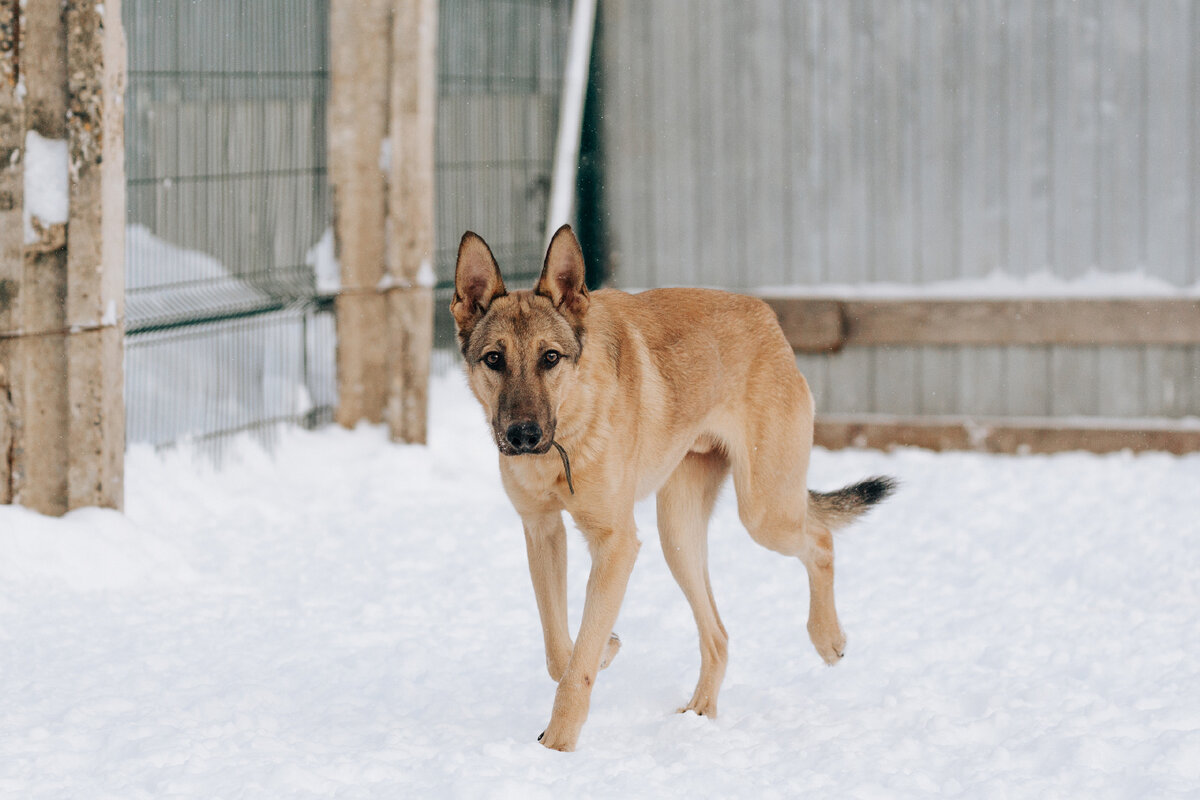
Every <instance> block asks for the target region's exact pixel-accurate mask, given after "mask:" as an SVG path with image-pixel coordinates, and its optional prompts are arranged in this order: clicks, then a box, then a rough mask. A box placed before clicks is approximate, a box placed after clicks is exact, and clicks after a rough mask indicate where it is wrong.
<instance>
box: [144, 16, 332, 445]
mask: <svg viewBox="0 0 1200 800" xmlns="http://www.w3.org/2000/svg"><path fill="white" fill-rule="evenodd" d="M122 11H123V23H124V26H125V33H126V38H127V41H128V49H129V69H128V91H127V100H126V122H125V126H126V171H127V172H126V182H127V197H128V216H127V220H128V228H127V248H126V253H127V255H126V330H127V332H128V336H127V341H126V392H125V394H126V409H127V411H126V415H127V420H128V424H127V437H128V441H130V442H150V443H153V444H164V443H168V442H174V441H178V440H179V439H182V438H200V439H206V438H212V437H215V436H220V435H224V434H228V433H231V432H236V431H242V430H253V429H260V430H262V429H267V428H269V427H271V426H273V425H274V424H276V423H278V422H283V421H286V422H302V423H308V424H314V423H316V422H318V421H321V420H323V419H327V418H328V417H329V416H330V413H331V410H332V407H333V404H334V402H335V388H334V338H333V324H332V315H331V312H330V311H328V310H327V304H325V303H324V302H323V301H322V300H321V298H320V297H319V294H318V291H317V281H316V278H315V274H314V266H315V265H316V264H317V263H318V262H317V256H318V254H319V252H320V251H319V248H317V247H316V245H317V244H318V243H319V241H320V240H321V237H322V235H323V233H324V231H325V230H326V229H327V227H328V225H329V214H330V203H329V191H328V186H327V182H326V174H325V105H326V93H327V86H328V66H327V62H328V57H327V37H328V23H327V17H328V2H327V0H257V2H251V3H218V2H205V1H204V0H127V1H126V2H125V3H124V4H123V9H122Z"/></svg>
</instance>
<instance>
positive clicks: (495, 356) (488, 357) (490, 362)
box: [483, 350, 504, 370]
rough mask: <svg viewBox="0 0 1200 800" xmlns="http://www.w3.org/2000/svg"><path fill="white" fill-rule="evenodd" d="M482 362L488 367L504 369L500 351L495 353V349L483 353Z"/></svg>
mask: <svg viewBox="0 0 1200 800" xmlns="http://www.w3.org/2000/svg"><path fill="white" fill-rule="evenodd" d="M483 363H484V364H485V365H486V366H487V368H488V369H495V370H500V369H504V356H503V355H501V354H500V353H497V352H496V351H495V350H493V351H492V352H490V353H485V354H484V356H483Z"/></svg>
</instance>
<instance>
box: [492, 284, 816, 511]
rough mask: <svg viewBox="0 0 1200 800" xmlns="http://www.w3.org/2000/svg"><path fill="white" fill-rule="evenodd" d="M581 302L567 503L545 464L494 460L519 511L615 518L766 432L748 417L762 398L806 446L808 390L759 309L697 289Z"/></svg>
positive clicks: (606, 294)
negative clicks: (798, 430) (778, 402)
mask: <svg viewBox="0 0 1200 800" xmlns="http://www.w3.org/2000/svg"><path fill="white" fill-rule="evenodd" d="M591 298H592V302H591V308H590V310H589V312H588V317H587V323H588V324H587V328H586V332H585V334H584V345H583V350H582V354H581V356H580V359H579V365H578V374H577V379H576V381H575V382H574V385H573V386H572V388H571V391H570V392H569V394H567V395H566V396H565V397H564V398H562V400H561V404H560V406H559V408H558V433H557V436H556V438H557V441H558V442H559V443H560V444H561V445H562V446H563V447H564V448H565V449H566V451H567V453H568V454H569V456H570V464H571V469H572V471H573V477H574V488H575V493H574V494H572V493H571V491H570V488H569V487H568V484H567V481H566V475H565V471H564V468H563V464H562V462H561V461H560V459H559V456H558V454H557V453H556V452H554V451H550V452H548V453H545V454H543V455H522V456H517V457H510V456H501V458H500V462H501V474H502V476H503V478H504V485H505V488H506V489H507V491H508V494H509V496H510V498H511V499H512V501H513V504H514V505H515V506H516V507H517V509H518V511H523V512H524V511H533V510H541V511H545V510H549V509H550V508H551V507H558V508H566V509H567V510H568V511H569V512H571V513H572V516H575V517H576V518H577V522H580V523H581V524H583V523H582V521H581V520H579V519H578V515H579V514H587V515H591V516H594V515H595V514H596V513H597V511H598V510H599V509H602V508H606V507H611V508H613V509H614V511H615V510H616V508H618V507H621V506H623V505H624V504H623V503H620V502H618V503H612V502H611V499H613V498H615V497H620V498H622V499H624V498H627V497H631V498H633V499H640V498H643V497H645V496H647V495H648V494H650V493H652V492H654V491H656V490H657V489H658V488H659V487H660V486H661V485H662V483H663V482H664V481H665V480H666V479H667V478H668V477H669V476H670V474H671V472H672V471H673V470H674V469H675V467H676V465H678V464H679V462H680V461H681V460H682V459H683V457H684V456H685V455H686V454H687V453H689V452H700V453H703V452H707V451H710V450H713V449H722V450H725V449H727V448H726V444H727V443H728V442H730V441H731V440H734V439H736V440H743V439H747V438H750V439H753V438H755V437H756V436H758V435H760V431H759V430H755V429H756V428H759V427H762V428H766V427H768V426H769V425H770V424H771V420H769V419H762V418H761V415H756V413H755V408H756V407H758V406H763V407H765V405H764V404H762V403H760V402H759V401H760V400H761V399H762V393H763V392H768V393H770V394H771V395H772V396H775V397H779V396H784V397H787V398H788V399H789V402H790V404H791V405H793V406H794V407H795V408H794V412H795V413H796V414H799V415H802V416H804V417H805V418H806V419H807V423H806V425H807V428H808V431H809V433H808V436H809V439H810V440H811V427H812V400H811V395H810V393H809V391H808V386H807V384H806V383H805V382H804V378H803V377H802V376H801V375H800V373H799V371H798V370H796V369H795V367H794V363H795V362H794V357H793V355H792V350H791V348H790V346H789V345H788V343H787V341H786V339H785V338H784V336H783V334H782V331H781V330H780V328H779V325H778V323H777V322H776V319H775V316H774V313H773V312H772V311H771V309H770V308H769V307H768V306H767V305H766V304H765V303H763V302H762V301H760V300H757V299H755V298H751V297H746V296H743V295H734V294H729V293H727V292H720V291H714V290H705V289H655V290H651V291H647V292H643V293H640V294H628V293H625V292H621V291H615V290H602V291H598V292H594V293H593V294H592V295H591ZM798 444H799V443H798ZM597 495H601V496H603V497H606V498H609V499H610V500H609V501H608V502H604V501H600V502H598V501H599V498H598V497H597ZM597 521H599V520H597Z"/></svg>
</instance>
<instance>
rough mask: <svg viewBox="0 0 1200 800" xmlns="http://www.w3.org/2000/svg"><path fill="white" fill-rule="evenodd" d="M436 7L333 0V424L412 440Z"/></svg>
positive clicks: (419, 395) (426, 1)
mask: <svg viewBox="0 0 1200 800" xmlns="http://www.w3.org/2000/svg"><path fill="white" fill-rule="evenodd" d="M436 36H437V3H436V0H333V3H332V6H331V9H330V48H331V53H332V57H331V72H332V74H331V84H332V85H331V97H330V103H329V108H330V112H329V171H330V183H331V184H332V186H333V196H334V240H335V243H336V251H337V257H338V262H339V263H340V265H341V282H342V285H341V289H340V290H339V293H338V296H337V299H336V301H335V307H336V309H337V334H338V409H337V412H336V419H337V421H338V422H339V423H340V424H342V425H345V426H347V427H350V426H353V425H355V424H357V423H358V422H359V421H361V420H367V421H369V422H383V421H386V422H387V423H388V427H389V431H390V433H391V436H392V438H393V439H394V440H397V441H406V442H424V441H425V428H426V406H427V403H428V398H427V394H428V384H429V357H430V351H431V348H432V346H433V277H432V276H433V160H434V134H433V131H434V118H435V116H436V108H437V96H436V69H437V63H436V59H435V52H436Z"/></svg>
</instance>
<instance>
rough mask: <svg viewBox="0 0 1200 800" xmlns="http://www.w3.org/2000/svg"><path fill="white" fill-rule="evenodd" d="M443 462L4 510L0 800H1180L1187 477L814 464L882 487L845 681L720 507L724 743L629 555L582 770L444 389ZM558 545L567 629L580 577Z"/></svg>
mask: <svg viewBox="0 0 1200 800" xmlns="http://www.w3.org/2000/svg"><path fill="white" fill-rule="evenodd" d="M430 412H431V430H430V441H431V443H432V444H431V446H430V447H429V448H422V447H413V446H399V445H391V444H389V443H388V442H387V437H386V433H385V431H384V430H383V429H381V428H379V427H369V426H364V427H360V428H358V429H356V430H353V431H346V430H342V429H339V428H327V429H324V430H321V431H317V432H302V431H286V432H283V433H281V434H280V436H279V437H278V440H277V444H276V448H275V450H274V451H273V452H272V453H270V454H268V453H266V452H264V451H263V450H261V449H259V448H258V447H257V446H256V445H254V444H253V443H252V442H251V441H250V440H246V441H239V442H238V443H236V444H235V445H233V446H231V447H230V448H228V450H227V451H226V454H225V458H224V461H223V463H222V465H221V467H220V468H217V467H216V466H214V465H213V464H212V463H211V462H210V461H207V460H205V459H204V458H202V457H201V456H200V455H199V454H198V451H194V450H191V449H189V448H188V447H180V448H176V449H172V450H165V451H161V452H156V451H154V450H152V449H150V448H147V447H143V446H135V447H134V448H133V449H132V450H131V451H130V453H129V458H128V464H127V478H126V482H127V500H126V506H127V511H126V514H125V515H121V514H117V513H116V512H111V511H97V510H84V511H78V512H74V513H72V514H70V515H68V516H67V517H65V518H63V519H59V520H52V519H46V518H42V517H38V516H36V515H34V514H32V513H30V512H28V511H25V510H22V509H19V508H11V507H7V508H0V643H2V644H0V684H2V685H3V686H4V687H5V691H4V692H3V694H2V695H0V796H11V797H22V798H42V797H46V798H49V797H55V798H57V797H121V798H170V797H189V798H191V797H252V798H259V797H261V798H276V797H289V798H304V797H320V798H327V797H350V798H356V797H362V798H374V797H438V798H442V797H450V798H453V797H462V798H474V797H500V798H526V797H593V796H607V797H631V798H663V797H689V798H691V797H735V796H736V797H766V798H770V797H780V798H782V797H797V796H818V797H822V796H824V797H828V796H836V797H849V798H859V797H862V798H872V797H929V796H957V797H963V798H988V797H1088V798H1124V797H1129V798H1135V797H1136V798H1142V797H1155V798H1169V797H1179V798H1182V797H1195V796H1196V795H1197V793H1200V693H1198V692H1197V691H1196V687H1197V686H1200V581H1198V580H1197V575H1198V574H1200V544H1198V543H1197V542H1198V541H1200V539H1198V537H1197V535H1196V534H1197V527H1198V523H1197V520H1200V492H1198V491H1197V488H1196V487H1197V485H1200V455H1194V456H1186V457H1173V456H1167V455H1161V454H1150V455H1138V456H1134V455H1131V454H1116V455H1112V456H1105V457H1099V456H1092V455H1085V454H1077V453H1076V454H1063V455H1057V456H1023V457H1004V456H987V455H981V454H933V453H929V452H925V451H919V450H900V451H897V452H894V453H890V454H888V453H878V452H865V451H845V452H837V453H831V452H826V451H820V450H819V451H817V452H816V453H815V454H814V459H813V470H812V484H813V485H814V487H815V488H832V487H836V486H840V485H842V484H845V483H847V482H849V481H852V480H855V479H858V478H862V477H864V476H866V475H869V474H875V473H887V474H893V475H896V476H898V477H899V478H900V479H901V480H902V481H903V486H902V489H901V491H900V492H899V493H898V494H897V496H896V497H894V498H892V499H891V500H889V501H888V502H887V503H886V504H884V505H883V506H882V507H880V508H879V509H877V510H876V511H875V512H873V513H872V515H870V516H869V517H868V518H867V519H866V520H865V521H864V522H862V523H860V524H858V525H857V526H855V527H854V528H852V529H850V530H848V531H846V532H845V533H843V534H840V538H839V539H838V544H837V555H838V575H837V586H838V606H839V610H840V613H841V618H842V623H843V626H844V627H845V628H846V631H847V634H848V637H849V649H848V652H847V657H846V659H845V660H844V661H843V662H842V663H841V664H839V665H838V666H836V667H833V668H828V667H825V666H824V665H823V663H822V662H821V660H820V659H819V657H818V656H817V654H816V653H815V652H814V651H813V649H812V646H811V645H810V643H809V642H808V638H807V635H806V634H805V630H804V625H805V618H806V604H807V596H808V593H807V588H806V583H805V579H804V570H803V568H802V567H801V565H800V564H799V563H797V562H795V561H793V560H788V559H784V558H781V557H779V556H777V555H775V554H773V553H770V552H767V551H765V550H763V549H762V548H759V547H758V546H757V545H755V544H754V543H753V542H751V541H750V539H749V537H748V536H747V535H746V534H745V532H744V531H743V530H742V529H741V527H740V525H739V523H738V521H737V513H736V508H735V504H734V502H733V498H732V495H731V493H729V491H728V490H727V492H726V495H725V496H724V497H723V498H722V501H721V503H720V504H719V507H718V510H717V512H716V515H715V517H714V520H713V524H712V532H711V561H712V579H713V588H714V592H715V595H716V598H717V603H718V605H719V607H720V609H721V613H722V615H723V617H724V621H725V624H726V626H727V627H728V629H729V632H730V636H731V644H730V655H731V658H730V664H729V670H728V673H727V675H726V679H725V684H724V691H723V692H722V695H721V716H720V717H718V718H717V719H715V720H709V719H702V718H698V717H695V716H693V715H686V716H681V715H677V714H675V713H673V710H674V709H675V708H676V707H678V706H680V705H682V704H683V703H685V702H686V701H687V699H688V697H689V696H690V694H691V690H692V687H693V684H694V681H695V679H696V674H697V669H698V666H699V654H698V652H697V646H696V633H695V627H694V625H693V623H692V619H691V614H690V612H689V611H688V608H687V605H686V603H685V602H684V600H683V597H682V594H681V593H680V592H679V590H678V588H677V587H676V586H675V584H674V582H673V580H672V579H671V577H670V575H669V573H668V571H667V568H666V566H665V563H664V561H663V558H662V555H661V552H660V551H659V549H658V546H657V544H656V538H657V537H656V534H655V531H654V507H653V504H652V502H648V503H643V504H641V505H640V506H639V507H638V512H637V519H638V523H639V527H640V529H641V538H642V540H643V542H644V543H645V546H644V547H643V548H642V551H641V554H640V557H639V563H638V566H637V568H636V570H635V571H634V575H633V578H632V580H631V581H630V586H629V591H628V595H627V597H626V601H625V605H624V607H623V610H622V612H621V617H620V620H619V621H618V624H617V631H618V632H619V633H620V635H621V638H622V641H623V643H624V646H623V649H622V651H621V653H620V655H619V657H618V658H617V659H616V661H615V662H614V664H613V665H612V667H610V668H609V669H608V670H606V671H605V672H603V673H601V676H600V679H599V680H598V681H597V684H596V688H595V693H594V695H593V699H592V708H591V715H590V718H589V720H588V722H587V724H586V725H585V726H584V729H583V734H582V737H581V739H580V741H579V750H578V752H575V753H571V754H562V753H555V752H550V751H547V750H545V749H543V748H542V747H541V746H539V745H538V744H537V743H536V742H535V739H536V737H537V734H538V732H540V731H541V730H542V729H543V727H544V725H545V723H546V721H547V719H548V715H549V710H550V704H551V701H552V698H553V689H554V687H553V684H552V683H551V681H550V679H549V677H548V676H547V675H546V672H545V666H544V660H543V653H542V641H541V640H542V637H541V631H540V628H539V624H538V620H537V612H536V609H535V605H534V599H533V593H532V589H531V588H530V584H529V576H528V570H527V567H526V564H525V555H524V542H523V537H522V532H521V525H520V521H519V518H518V517H517V516H516V514H515V513H514V512H513V510H512V509H511V507H510V506H509V504H508V501H507V499H506V498H505V496H504V493H503V491H502V489H501V487H500V483H499V476H498V471H497V467H496V463H497V456H496V454H495V450H494V446H493V445H492V444H491V443H490V441H489V439H488V435H487V430H486V426H485V424H484V421H483V418H482V414H481V412H480V410H479V408H478V407H477V405H476V403H475V401H474V400H473V399H472V398H471V397H470V396H469V393H468V392H467V390H466V388H465V385H464V382H463V380H462V378H461V377H460V376H459V375H458V374H457V373H455V374H451V375H448V376H445V377H441V378H438V379H437V380H435V382H434V385H433V386H432V395H431V402H430ZM585 550H586V548H585V547H583V545H582V541H581V539H580V537H579V536H578V534H577V533H574V532H572V534H571V552H570V604H571V617H572V624H577V623H578V619H579V613H580V609H581V607H582V597H583V585H584V582H585V580H586V575H587V569H588V560H587V556H586V552H585Z"/></svg>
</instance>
